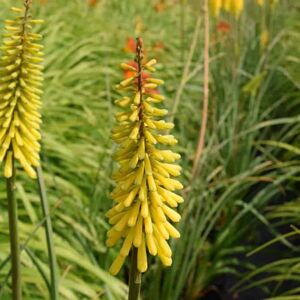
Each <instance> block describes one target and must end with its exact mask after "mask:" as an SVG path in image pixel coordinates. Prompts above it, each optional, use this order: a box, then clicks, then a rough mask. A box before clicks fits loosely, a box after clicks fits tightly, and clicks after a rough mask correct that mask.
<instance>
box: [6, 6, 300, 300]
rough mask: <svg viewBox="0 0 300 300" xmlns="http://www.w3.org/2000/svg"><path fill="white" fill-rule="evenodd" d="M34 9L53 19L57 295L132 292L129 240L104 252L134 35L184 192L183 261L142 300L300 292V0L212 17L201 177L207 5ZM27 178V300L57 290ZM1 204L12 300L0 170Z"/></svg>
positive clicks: (49, 55) (49, 110)
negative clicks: (123, 85)
mask: <svg viewBox="0 0 300 300" xmlns="http://www.w3.org/2000/svg"><path fill="white" fill-rule="evenodd" d="M33 2H34V3H33V4H34V5H33V10H32V15H34V16H35V17H36V18H43V19H45V21H46V22H45V24H43V25H42V26H41V27H40V28H38V29H37V31H40V32H41V33H42V34H43V35H44V40H43V43H44V45H45V55H46V56H45V57H46V60H45V84H44V91H45V93H44V96H43V111H42V113H43V129H42V130H43V150H42V161H43V168H44V173H45V180H46V185H47V192H48V197H49V201H50V206H51V217H52V220H53V224H54V232H55V246H56V252H57V256H58V264H59V270H60V280H59V283H60V296H61V299H66V300H77V299H78V300H84V299H93V300H96V299H126V297H127V285H126V283H127V280H128V268H125V270H123V271H122V272H121V274H120V275H119V276H118V277H116V278H115V277H112V276H110V275H109V274H108V272H107V270H108V268H109V266H110V264H111V262H112V261H113V259H114V257H115V256H116V254H117V252H118V249H111V250H108V249H107V247H106V246H105V235H106V231H107V229H108V228H109V225H108V223H107V220H106V218H105V212H106V211H107V209H109V208H110V207H111V205H112V201H111V200H110V198H109V193H110V191H111V190H112V187H113V182H112V180H111V179H110V174H111V173H112V169H113V166H114V163H113V161H112V159H111V155H112V153H113V151H114V148H115V145H113V143H112V142H111V140H110V130H111V128H112V126H113V124H114V118H113V113H114V111H115V108H114V105H113V101H114V100H115V99H116V98H117V97H118V93H117V92H116V91H115V90H114V85H115V84H116V83H117V82H118V81H120V80H121V79H122V78H123V76H124V74H123V72H122V71H120V69H119V68H118V64H120V63H121V62H124V61H125V62H126V61H130V60H132V59H133V57H134V53H132V39H134V38H135V37H136V35H137V34H140V35H141V36H142V38H143V39H144V42H145V47H146V49H147V53H146V55H147V56H148V57H149V58H152V57H155V58H157V60H158V61H159V66H158V77H159V78H162V79H164V80H165V85H164V86H163V87H162V89H161V93H162V94H164V95H166V96H167V101H166V106H167V108H168V109H169V112H170V117H169V118H170V119H172V120H174V122H175V130H174V135H175V136H176V137H177V138H178V140H179V143H178V145H177V146H176V147H175V150H176V151H177V152H179V153H180V154H181V156H182V160H181V162H180V163H181V165H182V167H183V175H182V178H181V180H182V182H183V183H184V185H185V190H184V195H185V203H184V204H183V205H181V208H180V210H181V213H182V216H183V217H182V220H181V223H180V224H179V230H180V232H181V236H182V237H181V239H180V240H177V241H172V248H173V253H174V254H173V255H174V262H173V265H172V267H170V268H168V269H164V268H163V267H162V266H161V264H160V263H159V262H158V261H157V260H156V259H152V258H151V266H150V268H149V271H148V272H147V274H146V275H145V276H143V285H142V298H143V299H164V300H175V299H189V300H190V299H191V300H192V299H242V300H246V299H250V297H252V298H251V299H257V300H259V299H274V300H275V299H277V300H296V299H300V288H299V282H300V251H299V238H298V237H297V236H298V234H297V230H296V229H295V228H296V227H293V228H294V229H293V228H292V227H290V225H291V224H293V225H295V226H297V225H299V224H300V197H299V179H300V177H299V175H300V174H299V171H300V164H299V162H300V158H299V154H300V135H299V132H300V131H299V130H300V115H299V113H300V98H299V96H300V92H299V88H300V73H299V69H300V65H299V62H300V59H299V54H300V49H299V42H300V33H299V32H300V31H299V30H300V24H299V17H300V5H299V2H298V1H297V0H293V1H287V0H282V1H280V0H279V1H278V3H277V5H276V6H275V7H274V8H273V9H271V7H270V6H269V5H266V6H265V7H264V8H262V7H260V6H258V5H257V4H256V1H255V0H248V1H246V6H245V9H244V11H243V12H242V14H241V16H240V18H239V19H236V18H234V17H233V16H231V15H229V14H226V13H222V14H221V16H219V17H218V18H213V17H211V20H210V21H211V22H210V23H211V24H210V39H211V42H210V56H211V58H210V68H211V71H210V98H209V114H208V126H207V135H206V147H205V150H204V152H203V155H202V157H201V161H200V166H199V168H200V172H199V175H198V176H196V177H194V178H192V180H190V175H191V168H192V164H193V159H194V155H195V150H196V146H197V141H198V132H199V126H200V123H201V107H202V98H203V97H202V96H203V89H202V86H203V32H204V31H203V27H204V24H203V13H202V9H201V7H200V6H201V3H202V1H189V0H186V1H184V0H178V1H175V0H174V1H171V0H165V1H158V0H155V1H154V0H153V1H151V0H148V1H146V0H139V1H137V0H133V1H118V0H98V1H85V0H72V1H63V0H55V1H54V0H52V1H51V0H49V1H45V0H44V1H42V0H40V1H38V0H34V1H33ZM267 2H268V1H267ZM21 4H22V1H21V0H19V1H16V0H14V1H13V0H5V1H1V4H0V21H1V22H0V23H1V28H0V29H1V31H2V32H3V20H4V19H6V18H9V17H10V16H11V15H12V13H11V12H10V10H9V8H10V6H11V5H15V6H17V5H21ZM1 174H2V172H1ZM1 176H2V175H1ZM17 176H18V177H17V179H18V180H17V185H16V187H17V197H18V200H19V206H20V222H19V228H20V239H21V243H22V244H23V251H22V266H23V269H22V276H23V294H24V299H25V300H27V299H32V300H38V299H49V298H48V297H49V296H48V289H47V284H49V279H48V277H49V269H48V266H47V250H46V242H45V236H44V229H43V222H42V217H41V209H40V205H39V198H38V195H37V185H36V182H32V181H29V180H28V178H27V177H26V176H25V174H24V173H23V171H21V169H20V171H19V172H18V175H17ZM0 198H1V199H0V299H1V300H6V299H10V278H9V270H10V263H9V261H8V255H9V238H8V224H7V205H6V199H5V198H6V196H5V181H4V178H3V177H1V181H0ZM286 234H289V236H286ZM274 239H275V240H274ZM268 241H273V243H270V245H269V246H268V247H264V248H263V249H260V248H258V247H260V246H261V245H264V243H265V242H268ZM255 249H256V250H259V251H258V253H256V254H253V255H250V256H249V255H247V254H249V253H251V251H253V250H255ZM249 295H250V297H249ZM253 295H257V296H253Z"/></svg>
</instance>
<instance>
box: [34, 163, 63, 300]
mask: <svg viewBox="0 0 300 300" xmlns="http://www.w3.org/2000/svg"><path fill="white" fill-rule="evenodd" d="M36 171H37V178H38V186H39V194H40V200H41V206H42V211H43V217H44V219H45V233H46V240H47V250H48V256H49V268H50V279H51V290H50V299H51V300H58V299H59V292H58V272H57V260H56V254H55V247H54V240H53V228H52V222H51V218H50V211H49V203H48V199H47V193H46V187H45V182H44V176H43V171H42V168H41V167H37V168H36Z"/></svg>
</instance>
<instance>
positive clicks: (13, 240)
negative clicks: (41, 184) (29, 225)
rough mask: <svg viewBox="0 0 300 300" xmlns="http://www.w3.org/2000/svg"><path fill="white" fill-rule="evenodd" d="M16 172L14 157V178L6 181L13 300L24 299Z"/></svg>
mask: <svg viewBox="0 0 300 300" xmlns="http://www.w3.org/2000/svg"><path fill="white" fill-rule="evenodd" d="M15 178H16V170H15V166H14V156H13V157H12V176H11V177H10V178H7V180H6V190H7V203H8V221H9V237H10V251H11V264H12V299H13V300H21V299H22V288H21V259H20V245H19V234H18V203H17V199H16V197H15Z"/></svg>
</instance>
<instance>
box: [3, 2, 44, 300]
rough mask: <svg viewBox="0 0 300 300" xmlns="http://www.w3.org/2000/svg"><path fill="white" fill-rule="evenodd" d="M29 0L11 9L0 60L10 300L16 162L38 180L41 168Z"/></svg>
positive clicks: (16, 257) (15, 254) (15, 268)
mask: <svg viewBox="0 0 300 300" xmlns="http://www.w3.org/2000/svg"><path fill="white" fill-rule="evenodd" d="M31 2H32V1H30V0H25V1H24V8H23V9H21V8H16V7H13V8H12V11H13V12H15V13H16V14H17V17H16V18H15V19H14V20H6V21H5V29H6V33H5V34H4V38H5V39H4V42H3V46H2V47H1V51H2V56H1V60H0V162H3V163H4V177H6V178H7V201H8V214H9V230H10V244H11V257H12V293H13V299H14V300H20V299H21V298H22V292H21V276H20V246H19V238H18V228H17V223H18V213H17V201H16V198H15V193H14V190H15V184H14V183H15V163H14V160H15V158H16V159H17V160H18V161H19V162H20V164H21V165H22V167H23V168H24V170H25V171H26V173H27V174H28V175H29V176H30V177H32V178H36V172H35V170H34V167H37V166H38V165H39V150H40V145H39V143H38V140H39V139H40V137H41V136H40V132H39V128H40V123H41V116H40V113H39V111H38V110H39V107H40V94H41V90H40V89H39V87H40V86H41V85H42V71H41V69H42V66H41V65H40V63H41V62H42V56H43V53H42V52H41V46H40V45H39V44H37V43H35V41H36V40H39V39H40V38H41V36H40V35H38V34H35V33H32V32H31V28H32V25H34V24H39V23H41V21H40V20H33V19H31V17H30V15H29V8H30V6H31Z"/></svg>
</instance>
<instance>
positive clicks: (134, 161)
mask: <svg viewBox="0 0 300 300" xmlns="http://www.w3.org/2000/svg"><path fill="white" fill-rule="evenodd" d="M137 52H138V51H137ZM136 61H137V64H136V66H132V65H129V64H122V65H121V68H123V69H124V70H130V71H132V72H133V75H132V76H131V77H130V78H127V79H125V80H124V81H122V82H121V83H120V84H119V85H118V88H119V89H122V90H128V91H129V90H130V91H132V96H130V97H122V98H121V99H118V100H117V101H116V102H115V103H116V104H117V105H118V106H119V107H121V108H124V110H125V111H122V112H119V113H117V114H116V120H117V122H118V124H117V126H116V127H115V128H114V129H113V130H112V138H113V140H114V141H115V142H116V143H117V144H118V145H119V148H118V150H117V151H116V153H115V155H114V159H115V160H116V161H117V162H118V163H119V166H120V167H119V169H118V171H117V172H115V173H114V174H113V179H114V180H115V182H116V187H115V189H114V191H113V192H112V193H111V197H112V198H113V200H114V201H115V205H114V206H113V208H111V209H110V210H109V211H108V213H107V217H108V218H109V223H110V224H111V225H112V228H111V229H110V230H109V231H108V234H107V236H108V238H107V246H108V247H112V246H114V245H116V243H117V242H118V241H119V240H122V243H123V244H122V247H121V250H120V253H119V255H118V256H117V258H116V259H115V261H114V262H113V264H112V266H111V268H110V272H111V273H112V274H113V275H115V274H117V273H118V272H119V270H120V269H121V267H122V265H123V263H124V261H125V259H126V257H127V256H128V254H129V252H130V250H131V249H132V247H136V248H137V267H138V270H139V271H140V272H145V271H146V270H147V268H148V263H147V252H148V253H150V254H151V255H154V256H155V255H158V256H159V258H160V260H161V261H162V263H163V265H165V266H170V265H171V264H172V258H171V257H172V251H171V248H170V246H169V244H168V242H167V240H169V238H170V237H173V238H179V237H180V233H179V232H178V230H177V229H176V228H175V227H174V226H173V225H172V223H173V222H178V221H179V220H180V215H179V213H178V212H176V210H175V208H176V207H177V206H178V204H179V203H182V202H183V198H182V197H181V196H179V195H177V194H176V193H174V192H175V191H176V190H180V189H182V188H183V186H182V184H181V183H180V182H179V181H178V180H175V179H173V178H172V177H174V176H175V177H176V176H179V175H180V171H181V168H180V166H178V165H176V164H174V162H175V161H176V160H178V159H179V158H180V155H179V154H176V153H173V152H172V151H171V150H165V149H163V147H161V146H160V147H157V145H159V144H160V145H162V146H172V145H175V144H176V143H177V140H176V139H175V138H174V136H172V135H169V134H167V132H168V131H169V130H170V129H171V128H173V126H174V125H173V124H172V123H169V122H165V121H163V120H159V118H160V117H163V116H165V115H166V114H167V113H168V111H167V110H166V109H162V108H158V107H156V106H155V105H156V104H159V103H161V102H163V100H164V97H163V96H162V95H160V94H158V93H157V91H155V90H154V89H156V88H157V86H158V85H160V84H162V83H163V81H162V80H159V79H156V78H153V77H149V75H147V74H146V70H147V71H149V72H153V71H155V68H154V65H155V64H156V60H154V59H153V60H150V61H148V62H146V63H142V60H141V58H140V57H139V55H138V54H137V59H136Z"/></svg>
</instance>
